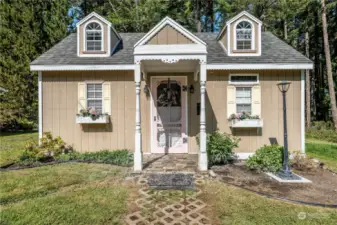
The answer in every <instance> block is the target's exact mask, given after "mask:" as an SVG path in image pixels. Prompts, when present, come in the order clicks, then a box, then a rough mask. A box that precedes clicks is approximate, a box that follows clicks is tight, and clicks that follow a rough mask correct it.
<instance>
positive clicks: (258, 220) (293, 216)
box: [202, 181, 337, 225]
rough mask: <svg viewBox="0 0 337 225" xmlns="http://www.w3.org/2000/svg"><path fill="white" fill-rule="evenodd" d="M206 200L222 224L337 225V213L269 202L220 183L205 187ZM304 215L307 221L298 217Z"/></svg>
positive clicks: (336, 211) (318, 208)
mask: <svg viewBox="0 0 337 225" xmlns="http://www.w3.org/2000/svg"><path fill="white" fill-rule="evenodd" d="M202 197H203V199H204V201H206V202H207V203H208V204H212V205H211V206H210V207H209V208H208V210H209V211H210V212H213V215H214V216H215V217H216V218H219V220H220V221H221V224H258V225H262V224H268V225H269V224H287V225H289V224H308V225H309V224H320V225H323V224H329V225H330V224H335V222H336V221H337V210H336V209H326V208H321V207H310V206H303V205H296V204H292V203H285V202H282V201H279V200H274V199H268V198H265V197H263V196H259V195H256V194H253V193H251V192H248V191H245V190H242V189H239V188H236V187H231V186H227V185H226V184H223V183H220V182H218V181H214V182H208V183H207V184H206V185H205V190H204V194H203V195H202ZM301 212H303V213H305V214H306V215H307V217H306V219H304V220H301V219H299V218H298V214H299V213H301Z"/></svg>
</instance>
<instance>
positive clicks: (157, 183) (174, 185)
mask: <svg viewBox="0 0 337 225" xmlns="http://www.w3.org/2000/svg"><path fill="white" fill-rule="evenodd" d="M147 183H148V185H149V186H150V187H151V188H154V189H162V190H168V189H174V190H186V189H190V190H191V189H194V176H193V174H183V173H156V174H149V176H148V181H147Z"/></svg>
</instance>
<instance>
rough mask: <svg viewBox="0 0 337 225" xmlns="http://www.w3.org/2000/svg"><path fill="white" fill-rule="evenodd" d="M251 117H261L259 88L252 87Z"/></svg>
mask: <svg viewBox="0 0 337 225" xmlns="http://www.w3.org/2000/svg"><path fill="white" fill-rule="evenodd" d="M252 115H258V116H261V86H253V87H252Z"/></svg>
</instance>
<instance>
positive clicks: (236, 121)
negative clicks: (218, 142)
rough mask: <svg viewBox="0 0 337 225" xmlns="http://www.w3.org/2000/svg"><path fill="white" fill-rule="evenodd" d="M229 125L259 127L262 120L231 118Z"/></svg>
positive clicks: (232, 126) (233, 126) (261, 125)
mask: <svg viewBox="0 0 337 225" xmlns="http://www.w3.org/2000/svg"><path fill="white" fill-rule="evenodd" d="M229 126H230V127H231V128H254V127H256V128H259V127H263V120H262V119H244V120H239V119H233V120H231V121H230V122H229Z"/></svg>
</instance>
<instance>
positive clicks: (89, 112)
mask: <svg viewBox="0 0 337 225" xmlns="http://www.w3.org/2000/svg"><path fill="white" fill-rule="evenodd" d="M77 115H78V116H83V117H91V119H93V120H95V119H98V118H100V117H101V116H105V115H108V114H106V113H98V112H97V111H96V109H95V108H94V107H89V108H87V109H81V110H80V113H79V114H77Z"/></svg>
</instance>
